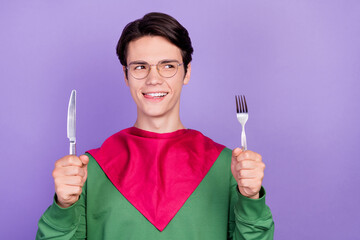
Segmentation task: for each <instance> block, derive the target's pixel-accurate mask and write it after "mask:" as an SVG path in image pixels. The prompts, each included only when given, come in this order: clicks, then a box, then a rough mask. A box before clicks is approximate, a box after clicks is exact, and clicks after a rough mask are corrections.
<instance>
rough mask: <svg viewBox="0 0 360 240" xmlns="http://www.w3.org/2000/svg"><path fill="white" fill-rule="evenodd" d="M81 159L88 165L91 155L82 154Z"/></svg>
mask: <svg viewBox="0 0 360 240" xmlns="http://www.w3.org/2000/svg"><path fill="white" fill-rule="evenodd" d="M79 158H80V161H81V162H82V164H83V165H87V164H88V163H89V157H88V156H86V155H81V156H80V157H79Z"/></svg>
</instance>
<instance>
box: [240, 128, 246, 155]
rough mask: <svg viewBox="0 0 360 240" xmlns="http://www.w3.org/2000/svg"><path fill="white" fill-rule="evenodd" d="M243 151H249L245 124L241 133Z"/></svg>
mask: <svg viewBox="0 0 360 240" xmlns="http://www.w3.org/2000/svg"><path fill="white" fill-rule="evenodd" d="M241 149H242V150H243V151H246V150H247V144H246V134H245V124H244V125H243V126H242V131H241Z"/></svg>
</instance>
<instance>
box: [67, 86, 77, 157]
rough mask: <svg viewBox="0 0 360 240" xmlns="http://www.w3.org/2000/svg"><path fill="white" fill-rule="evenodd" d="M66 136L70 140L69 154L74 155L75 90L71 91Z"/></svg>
mask: <svg viewBox="0 0 360 240" xmlns="http://www.w3.org/2000/svg"><path fill="white" fill-rule="evenodd" d="M67 137H68V138H69V141H70V153H69V154H70V155H76V90H72V91H71V96H70V100H69V106H68V116H67Z"/></svg>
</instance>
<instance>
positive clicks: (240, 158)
mask: <svg viewBox="0 0 360 240" xmlns="http://www.w3.org/2000/svg"><path fill="white" fill-rule="evenodd" d="M264 170H265V164H264V163H263V162H262V157H261V155H260V154H258V153H256V152H253V151H250V150H246V151H242V150H241V149H240V148H235V149H234V150H233V151H232V159H231V172H232V174H233V176H234V178H235V180H236V182H237V184H238V188H239V191H240V193H241V194H242V195H243V196H245V197H248V198H252V199H258V198H259V192H260V189H261V184H262V180H263V178H264Z"/></svg>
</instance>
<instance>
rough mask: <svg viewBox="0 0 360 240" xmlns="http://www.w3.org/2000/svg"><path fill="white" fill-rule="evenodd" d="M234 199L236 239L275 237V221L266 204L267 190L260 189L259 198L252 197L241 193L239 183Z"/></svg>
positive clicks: (247, 239)
mask: <svg viewBox="0 0 360 240" xmlns="http://www.w3.org/2000/svg"><path fill="white" fill-rule="evenodd" d="M233 187H235V189H234V190H233V192H234V195H235V196H234V200H235V205H234V208H233V211H234V221H235V226H234V228H233V229H234V232H233V234H232V237H233V239H234V240H240V239H241V240H250V239H256V240H265V239H266V240H268V239H273V238H274V221H273V218H272V214H271V211H270V208H269V207H268V206H267V205H266V204H265V196H266V192H265V189H264V188H263V187H261V190H260V198H259V199H250V198H247V197H244V196H243V195H241V194H240V192H239V190H238V188H237V185H235V186H233Z"/></svg>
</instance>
